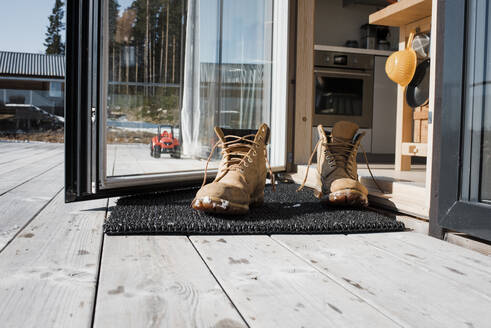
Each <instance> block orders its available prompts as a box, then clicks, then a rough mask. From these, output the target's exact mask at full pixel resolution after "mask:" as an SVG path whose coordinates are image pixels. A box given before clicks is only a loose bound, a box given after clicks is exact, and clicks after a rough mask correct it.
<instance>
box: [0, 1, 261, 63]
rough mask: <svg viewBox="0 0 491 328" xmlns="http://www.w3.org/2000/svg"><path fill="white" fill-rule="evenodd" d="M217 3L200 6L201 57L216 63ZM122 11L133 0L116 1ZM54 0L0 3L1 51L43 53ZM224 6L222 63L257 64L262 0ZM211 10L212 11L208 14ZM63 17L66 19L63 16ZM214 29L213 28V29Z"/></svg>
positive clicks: (259, 52) (203, 2) (259, 55)
mask: <svg viewBox="0 0 491 328" xmlns="http://www.w3.org/2000/svg"><path fill="white" fill-rule="evenodd" d="M216 1H217V0H203V1H202V6H201V11H202V12H201V16H202V17H201V19H200V23H201V25H202V26H201V30H202V31H201V38H200V39H201V42H200V48H201V49H200V58H201V60H202V61H204V62H214V61H215V60H216V58H215V57H216V45H217V41H216V37H217V32H216V28H215V29H214V28H213V22H215V21H216V20H217V18H216V17H215V16H216V13H215V12H214V11H216V4H215V2H216ZM118 2H119V4H120V10H124V9H125V8H127V7H128V6H130V4H131V3H132V2H133V0H119V1H118ZM54 3H55V0H0V50H4V51H18V52H33V53H44V50H45V47H44V45H43V43H44V39H45V38H46V36H45V33H46V29H47V26H48V22H49V21H48V16H49V15H50V14H51V11H52V9H53V6H54ZM230 4H231V5H228V6H226V8H225V9H224V11H225V13H224V14H225V15H224V16H225V18H227V17H228V19H224V22H223V24H224V34H223V47H224V48H223V49H224V50H223V62H231V63H238V62H252V63H254V62H258V61H262V60H263V59H265V58H264V51H265V48H264V44H263V42H264V37H265V35H264V32H263V25H262V24H264V21H263V19H264V17H263V15H264V3H263V0H255V1H244V2H242V1H232V2H230ZM209 10H211V11H212V12H210V13H208V11H209ZM65 18H66V17H65ZM215 27H216V26H215Z"/></svg>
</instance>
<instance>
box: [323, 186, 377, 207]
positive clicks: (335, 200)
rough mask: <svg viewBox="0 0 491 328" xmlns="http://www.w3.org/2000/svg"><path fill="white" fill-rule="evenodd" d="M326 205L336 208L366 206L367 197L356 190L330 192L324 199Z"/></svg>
mask: <svg viewBox="0 0 491 328" xmlns="http://www.w3.org/2000/svg"><path fill="white" fill-rule="evenodd" d="M326 201H327V203H328V204H331V205H337V206H354V207H355V206H363V207H366V206H368V198H367V195H365V194H363V193H361V192H360V191H358V190H353V189H344V190H338V191H336V192H332V193H330V194H329V197H328V198H327V199H326Z"/></svg>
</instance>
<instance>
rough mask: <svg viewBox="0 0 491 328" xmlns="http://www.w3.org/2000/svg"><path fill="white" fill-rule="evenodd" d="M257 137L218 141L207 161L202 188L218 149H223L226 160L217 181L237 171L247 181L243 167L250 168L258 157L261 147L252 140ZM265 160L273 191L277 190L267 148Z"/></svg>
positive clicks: (227, 137)
mask: <svg viewBox="0 0 491 328" xmlns="http://www.w3.org/2000/svg"><path fill="white" fill-rule="evenodd" d="M255 136H256V135H255V134H248V135H245V136H243V137H239V136H235V135H227V136H225V137H224V140H228V139H232V140H229V141H225V142H222V141H221V140H218V141H217V142H216V143H215V144H214V145H213V147H212V148H211V151H210V156H208V160H207V161H206V166H205V174H204V176H203V183H202V184H201V187H203V186H204V185H205V183H206V179H207V173H208V164H209V163H210V160H211V157H212V156H213V153H214V151H215V149H216V148H217V147H220V148H222V151H221V154H222V157H223V158H224V159H225V161H224V162H225V169H224V170H222V172H221V175H220V176H219V177H217V179H216V180H217V181H219V180H220V179H221V178H223V177H224V176H225V174H227V173H228V172H230V171H237V172H238V173H239V174H240V176H242V178H243V179H244V180H246V181H247V179H246V177H245V175H244V169H243V166H244V167H248V166H249V165H250V164H252V163H253V162H254V157H256V156H257V149H258V148H259V147H260V146H261V145H260V144H259V143H258V142H256V141H254V140H251V138H252V139H254V137H255ZM259 140H262V136H259ZM244 148H247V150H246V151H245V150H244ZM251 150H252V151H251ZM264 158H265V159H266V164H267V168H268V172H269V175H270V176H271V184H272V185H273V190H275V189H276V187H275V177H274V174H273V170H271V165H270V164H269V160H268V152H267V151H266V148H264Z"/></svg>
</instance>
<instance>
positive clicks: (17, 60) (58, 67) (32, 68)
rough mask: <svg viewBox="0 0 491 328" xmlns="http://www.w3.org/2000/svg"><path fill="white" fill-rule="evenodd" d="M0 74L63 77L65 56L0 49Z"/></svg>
mask: <svg viewBox="0 0 491 328" xmlns="http://www.w3.org/2000/svg"><path fill="white" fill-rule="evenodd" d="M0 75H9V76H31V77H32V76H36V77H58V78H64V77H65V56H64V55H45V54H32V53H25V52H10V51H0Z"/></svg>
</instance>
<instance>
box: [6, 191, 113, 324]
mask: <svg viewBox="0 0 491 328" xmlns="http://www.w3.org/2000/svg"><path fill="white" fill-rule="evenodd" d="M63 196H64V195H63V193H59V194H58V195H57V196H56V198H55V199H54V200H53V202H51V203H50V204H49V205H48V206H47V207H46V208H45V209H44V210H43V211H42V212H41V213H40V214H39V215H38V216H37V217H36V218H35V219H34V220H33V221H32V222H31V223H30V224H29V225H28V226H27V227H26V228H25V229H24V230H23V231H22V233H21V234H20V235H19V236H18V237H17V238H15V239H14V240H13V241H12V242H11V243H10V244H9V245H8V246H7V247H6V248H5V249H4V251H3V252H2V253H0V268H2V269H1V270H0V300H1V302H0V322H1V325H2V326H3V327H75V328H76V327H89V326H90V324H91V320H92V310H93V304H94V299H95V285H96V277H97V272H98V265H97V264H98V262H99V255H100V247H101V241H102V222H103V219H104V217H105V213H106V204H107V200H97V201H90V202H83V203H71V204H64V199H63Z"/></svg>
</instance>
